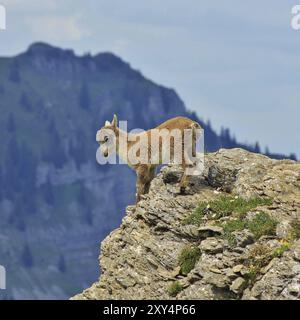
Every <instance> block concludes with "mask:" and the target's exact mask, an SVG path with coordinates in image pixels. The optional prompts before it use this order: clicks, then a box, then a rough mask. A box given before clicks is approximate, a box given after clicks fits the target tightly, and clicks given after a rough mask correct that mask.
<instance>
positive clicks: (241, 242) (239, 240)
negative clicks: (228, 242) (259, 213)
mask: <svg viewBox="0 0 300 320" xmlns="http://www.w3.org/2000/svg"><path fill="white" fill-rule="evenodd" d="M232 234H233V235H234V237H235V241H236V245H237V246H238V247H242V248H244V247H246V246H247V245H248V244H251V243H253V242H254V236H253V234H252V233H251V232H250V231H249V230H242V231H234V232H233V233H232Z"/></svg>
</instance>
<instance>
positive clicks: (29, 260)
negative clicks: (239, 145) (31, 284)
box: [21, 244, 34, 269]
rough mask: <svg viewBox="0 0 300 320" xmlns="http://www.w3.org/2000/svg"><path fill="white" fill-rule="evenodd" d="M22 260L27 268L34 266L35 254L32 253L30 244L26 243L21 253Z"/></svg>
mask: <svg viewBox="0 0 300 320" xmlns="http://www.w3.org/2000/svg"><path fill="white" fill-rule="evenodd" d="M21 262H22V265H23V266H24V267H25V268H28V269H30V268H32V267H33V266H34V260H33V255H32V253H31V250H30V247H29V246H28V244H25V245H24V247H23V251H22V254H21Z"/></svg>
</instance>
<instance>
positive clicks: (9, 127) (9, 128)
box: [6, 113, 16, 133]
mask: <svg viewBox="0 0 300 320" xmlns="http://www.w3.org/2000/svg"><path fill="white" fill-rule="evenodd" d="M6 129H7V131H8V132H9V133H14V132H15V131H16V124H15V118H14V115H13V114H12V113H10V114H9V117H8V120H7V125H6Z"/></svg>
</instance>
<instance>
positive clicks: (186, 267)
mask: <svg viewBox="0 0 300 320" xmlns="http://www.w3.org/2000/svg"><path fill="white" fill-rule="evenodd" d="M200 255H201V252H200V249H199V248H197V247H192V246H186V247H184V248H183V249H182V251H181V253H180V256H179V259H178V261H179V265H180V272H181V273H182V274H183V275H187V274H188V273H189V272H190V271H191V270H193V269H194V267H195V264H196V262H197V261H198V260H199V258H200Z"/></svg>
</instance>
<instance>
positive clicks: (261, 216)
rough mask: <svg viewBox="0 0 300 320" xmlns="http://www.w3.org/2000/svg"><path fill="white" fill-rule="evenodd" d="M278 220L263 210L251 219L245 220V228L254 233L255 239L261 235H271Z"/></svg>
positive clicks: (274, 232)
mask: <svg viewBox="0 0 300 320" xmlns="http://www.w3.org/2000/svg"><path fill="white" fill-rule="evenodd" d="M277 224H278V222H277V221H276V220H275V219H273V218H272V217H271V216H270V215H269V214H267V213H265V212H259V213H258V214H257V215H256V216H255V217H254V218H253V219H251V220H249V221H248V222H247V228H248V229H249V230H250V231H251V232H252V233H253V234H254V237H255V238H256V239H258V238H260V237H261V236H263V235H269V236H273V235H275V234H276V226H277Z"/></svg>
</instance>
